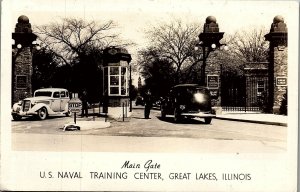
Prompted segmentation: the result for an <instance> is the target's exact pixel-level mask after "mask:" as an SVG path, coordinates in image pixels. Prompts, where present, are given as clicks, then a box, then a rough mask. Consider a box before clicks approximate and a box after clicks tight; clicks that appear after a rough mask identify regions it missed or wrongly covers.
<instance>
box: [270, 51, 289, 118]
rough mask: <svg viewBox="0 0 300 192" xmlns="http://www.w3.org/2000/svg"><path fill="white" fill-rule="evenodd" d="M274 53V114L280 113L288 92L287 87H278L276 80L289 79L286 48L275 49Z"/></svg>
mask: <svg viewBox="0 0 300 192" xmlns="http://www.w3.org/2000/svg"><path fill="white" fill-rule="evenodd" d="M273 51H274V103H273V113H279V108H280V106H281V103H282V100H283V97H284V94H286V92H287V86H279V85H276V78H278V77H283V78H285V77H286V78H287V76H288V74H287V66H288V59H287V51H288V48H287V47H286V46H277V47H273Z"/></svg>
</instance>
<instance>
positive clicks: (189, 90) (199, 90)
mask: <svg viewBox="0 0 300 192" xmlns="http://www.w3.org/2000/svg"><path fill="white" fill-rule="evenodd" d="M185 91H186V92H187V94H191V95H192V94H195V93H204V94H206V93H208V91H207V90H206V89H203V88H197V87H187V88H186V89H185Z"/></svg>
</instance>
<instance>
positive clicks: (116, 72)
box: [109, 67, 119, 75]
mask: <svg viewBox="0 0 300 192" xmlns="http://www.w3.org/2000/svg"><path fill="white" fill-rule="evenodd" d="M109 68H110V73H109V74H110V75H119V67H109Z"/></svg>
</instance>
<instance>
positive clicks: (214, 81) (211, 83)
mask: <svg viewBox="0 0 300 192" xmlns="http://www.w3.org/2000/svg"><path fill="white" fill-rule="evenodd" d="M207 87H208V88H209V89H218V88H219V75H207Z"/></svg>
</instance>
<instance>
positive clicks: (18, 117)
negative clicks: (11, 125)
mask: <svg viewBox="0 0 300 192" xmlns="http://www.w3.org/2000/svg"><path fill="white" fill-rule="evenodd" d="M12 117H13V119H14V120H15V121H19V120H21V119H22V116H20V115H13V116H12Z"/></svg>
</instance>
